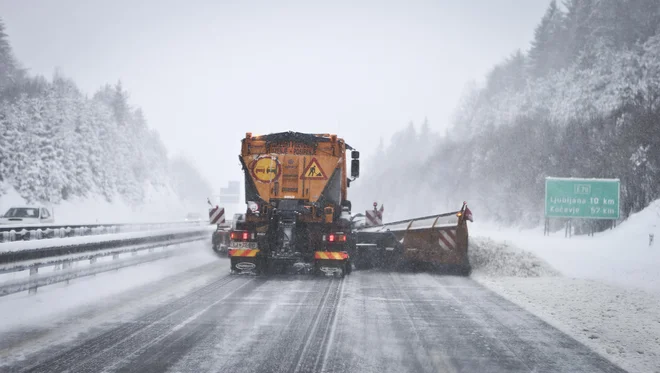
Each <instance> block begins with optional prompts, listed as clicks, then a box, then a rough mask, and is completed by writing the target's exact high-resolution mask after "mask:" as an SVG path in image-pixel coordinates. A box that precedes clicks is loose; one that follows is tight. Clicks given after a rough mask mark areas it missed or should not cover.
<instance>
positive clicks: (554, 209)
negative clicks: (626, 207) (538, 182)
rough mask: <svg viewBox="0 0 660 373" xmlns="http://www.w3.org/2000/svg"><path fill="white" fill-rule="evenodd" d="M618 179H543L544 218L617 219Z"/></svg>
mask: <svg viewBox="0 0 660 373" xmlns="http://www.w3.org/2000/svg"><path fill="white" fill-rule="evenodd" d="M619 186H620V183H619V180H618V179H573V178H554V177H548V178H546V179H545V217H546V218H575V219H618V218H619Z"/></svg>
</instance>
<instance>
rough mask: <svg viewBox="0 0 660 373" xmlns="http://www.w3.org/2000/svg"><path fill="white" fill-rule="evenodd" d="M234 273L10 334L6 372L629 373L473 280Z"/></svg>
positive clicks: (180, 278)
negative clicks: (623, 372) (50, 325)
mask: <svg viewBox="0 0 660 373" xmlns="http://www.w3.org/2000/svg"><path fill="white" fill-rule="evenodd" d="M227 264H228V263H227V262H226V260H222V259H220V260H218V261H216V262H214V263H208V264H204V265H203V266H200V267H197V268H193V269H190V270H188V271H185V272H182V273H180V274H177V275H174V276H171V278H166V279H164V280H162V281H158V282H155V283H150V284H146V285H144V286H142V287H139V288H135V289H131V290H128V291H126V292H124V293H122V294H121V296H120V297H115V298H114V299H113V300H112V301H105V302H98V305H97V306H96V308H93V307H92V308H85V309H84V310H81V311H80V312H77V313H71V314H69V315H68V316H67V317H66V318H65V319H63V320H59V321H58V322H54V323H53V324H52V327H51V328H42V329H39V330H25V331H24V332H21V331H20V330H10V331H6V332H3V333H1V334H0V341H4V342H3V343H2V344H0V348H1V349H2V350H4V351H0V360H2V361H3V363H4V364H5V365H0V370H1V371H32V372H46V371H48V372H58V371H65V370H68V371H73V372H99V371H122V372H160V371H171V372H321V371H323V372H486V371H488V372H530V371H539V372H622V370H621V369H620V368H618V367H616V366H614V365H613V364H612V363H610V362H609V361H607V360H605V359H604V358H602V357H601V356H600V355H598V354H596V353H594V352H592V351H591V350H590V349H588V348H587V347H585V346H584V345H583V344H581V343H579V342H577V341H576V340H574V339H572V338H570V337H568V336H567V335H566V334H564V333H562V332H560V331H559V330H557V329H555V328H553V327H551V326H550V325H549V324H547V323H545V322H543V321H541V320H540V319H539V318H537V317H535V316H533V315H532V314H530V313H529V312H527V311H525V310H523V309H522V308H520V307H518V306H516V305H514V304H513V303H511V302H509V301H507V300H505V299H504V298H502V297H500V296H498V295H496V294H495V293H493V292H492V291H490V290H488V289H487V288H485V287H483V286H481V285H479V284H478V283H476V282H475V281H473V280H471V279H469V278H460V277H451V276H438V275H431V274H425V273H415V274H413V273H388V272H378V271H356V272H353V274H352V275H350V276H348V277H347V278H345V279H343V280H339V279H326V278H311V277H301V276H293V277H272V278H269V279H264V278H254V277H245V276H227V274H226V268H227V267H228V265H227ZM81 325H91V327H87V328H81ZM56 335H65V336H68V338H63V339H59V342H58V341H57V339H55V340H53V339H52V338H51V339H49V336H56ZM46 340H51V342H49V343H45V342H44V341H46ZM37 345H38V346H40V347H41V348H36V347H35V346H37Z"/></svg>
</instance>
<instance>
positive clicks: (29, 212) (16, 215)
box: [0, 206, 55, 224]
mask: <svg viewBox="0 0 660 373" xmlns="http://www.w3.org/2000/svg"><path fill="white" fill-rule="evenodd" d="M54 222H55V217H54V216H53V214H52V213H51V212H50V210H49V209H48V208H46V207H43V206H16V207H11V208H10V209H9V210H7V212H5V214H4V215H2V217H0V224H47V223H54Z"/></svg>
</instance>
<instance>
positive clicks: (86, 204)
mask: <svg viewBox="0 0 660 373" xmlns="http://www.w3.org/2000/svg"><path fill="white" fill-rule="evenodd" d="M5 188H6V194H2V195H0V214H4V213H5V212H6V211H7V210H8V209H9V208H10V207H12V206H17V205H25V204H26V201H25V200H24V199H23V198H22V197H21V196H20V195H19V194H18V193H17V192H16V191H15V190H14V189H13V188H11V187H5ZM145 195H146V196H145V202H144V203H142V204H140V205H132V204H129V203H126V202H124V201H123V200H122V199H121V197H119V196H116V197H114V198H113V201H112V202H108V201H107V200H106V199H105V198H104V197H102V196H90V197H88V198H73V199H71V200H68V201H62V202H61V203H60V204H56V205H48V206H49V207H50V208H51V209H52V210H53V212H54V215H55V223H57V224H76V223H86V224H91V223H144V222H164V221H181V220H183V219H184V218H185V216H186V214H187V213H188V212H197V213H200V214H202V216H204V214H206V213H207V210H206V207H207V206H206V200H203V199H200V201H199V204H190V203H187V202H184V201H181V200H180V199H179V197H178V196H177V195H176V193H174V192H173V191H172V190H171V189H169V188H161V189H155V188H154V187H153V186H151V185H148V186H146V192H145Z"/></svg>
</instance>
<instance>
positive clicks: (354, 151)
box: [351, 150, 360, 159]
mask: <svg viewBox="0 0 660 373" xmlns="http://www.w3.org/2000/svg"><path fill="white" fill-rule="evenodd" d="M351 158H353V159H358V158H360V152H359V151H357V150H353V151H352V152H351Z"/></svg>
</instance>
